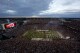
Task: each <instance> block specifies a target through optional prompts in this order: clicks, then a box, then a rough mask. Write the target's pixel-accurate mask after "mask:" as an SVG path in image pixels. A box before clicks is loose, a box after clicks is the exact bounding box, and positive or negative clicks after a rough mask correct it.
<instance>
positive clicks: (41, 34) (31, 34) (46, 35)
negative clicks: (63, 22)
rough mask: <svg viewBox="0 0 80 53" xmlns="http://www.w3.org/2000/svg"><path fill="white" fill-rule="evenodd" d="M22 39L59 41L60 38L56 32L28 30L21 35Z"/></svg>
mask: <svg viewBox="0 0 80 53" xmlns="http://www.w3.org/2000/svg"><path fill="white" fill-rule="evenodd" d="M23 37H24V38H26V39H28V40H31V39H32V38H43V39H59V38H60V36H59V35H58V34H57V32H56V31H51V30H28V31H27V32H25V33H24V34H23Z"/></svg>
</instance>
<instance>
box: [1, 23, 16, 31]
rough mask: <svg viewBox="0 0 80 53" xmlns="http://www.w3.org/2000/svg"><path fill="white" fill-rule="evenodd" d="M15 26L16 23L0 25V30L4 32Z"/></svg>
mask: <svg viewBox="0 0 80 53" xmlns="http://www.w3.org/2000/svg"><path fill="white" fill-rule="evenodd" d="M15 26H16V23H15V22H13V23H5V24H0V30H5V29H10V28H13V27H15Z"/></svg>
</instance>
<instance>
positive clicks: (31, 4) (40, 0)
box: [0, 0, 50, 16]
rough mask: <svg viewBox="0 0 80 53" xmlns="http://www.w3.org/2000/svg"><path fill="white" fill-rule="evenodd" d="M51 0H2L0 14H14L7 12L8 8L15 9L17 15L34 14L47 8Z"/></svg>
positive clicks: (0, 1)
mask: <svg viewBox="0 0 80 53" xmlns="http://www.w3.org/2000/svg"><path fill="white" fill-rule="evenodd" d="M49 2H50V0H47V1H46V0H5V1H4V0H0V16H4V15H7V16H10V15H11V16H13V15H14V14H13V15H12V14H10V13H9V14H8V13H6V11H7V10H15V11H16V12H17V14H16V15H17V16H32V15H34V14H37V13H38V12H39V11H42V10H46V9H47V8H48V5H49ZM3 12H4V13H3ZM16 15H15V16H16Z"/></svg>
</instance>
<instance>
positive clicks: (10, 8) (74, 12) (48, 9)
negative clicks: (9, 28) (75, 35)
mask: <svg viewBox="0 0 80 53" xmlns="http://www.w3.org/2000/svg"><path fill="white" fill-rule="evenodd" d="M0 16H1V17H7V16H31V17H40V16H42V17H43V16H44V17H72V18H73V17H75V18H80V0H0Z"/></svg>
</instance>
